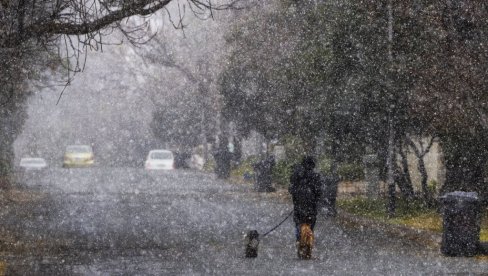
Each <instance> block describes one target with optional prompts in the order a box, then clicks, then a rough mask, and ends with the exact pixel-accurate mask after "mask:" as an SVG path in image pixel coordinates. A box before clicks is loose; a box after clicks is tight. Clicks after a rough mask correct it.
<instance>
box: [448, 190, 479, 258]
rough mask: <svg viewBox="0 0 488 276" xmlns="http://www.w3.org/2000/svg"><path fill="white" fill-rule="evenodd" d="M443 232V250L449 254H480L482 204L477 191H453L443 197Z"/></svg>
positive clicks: (468, 255)
mask: <svg viewBox="0 0 488 276" xmlns="http://www.w3.org/2000/svg"><path fill="white" fill-rule="evenodd" d="M441 201H442V203H443V233H442V244H441V252H442V254H444V255H447V256H462V257H471V256H474V255H476V254H478V249H479V240H480V225H481V205H480V201H479V198H478V194H477V193H476V192H460V191H456V192H452V193H448V194H445V195H444V196H442V197H441Z"/></svg>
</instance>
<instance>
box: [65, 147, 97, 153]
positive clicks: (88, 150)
mask: <svg viewBox="0 0 488 276" xmlns="http://www.w3.org/2000/svg"><path fill="white" fill-rule="evenodd" d="M66 152H67V153H91V152H92V149H91V147H90V146H68V147H67V148H66Z"/></svg>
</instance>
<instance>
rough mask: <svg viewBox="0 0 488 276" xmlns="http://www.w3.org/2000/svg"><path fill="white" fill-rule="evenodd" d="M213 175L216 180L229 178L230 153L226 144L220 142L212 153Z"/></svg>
mask: <svg viewBox="0 0 488 276" xmlns="http://www.w3.org/2000/svg"><path fill="white" fill-rule="evenodd" d="M214 159H215V174H216V175H217V178H222V179H227V178H229V176H230V161H231V159H232V153H231V152H229V149H228V147H227V143H225V142H224V140H222V141H221V143H220V145H219V147H218V148H217V150H216V151H215V152H214Z"/></svg>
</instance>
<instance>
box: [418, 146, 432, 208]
mask: <svg viewBox="0 0 488 276" xmlns="http://www.w3.org/2000/svg"><path fill="white" fill-rule="evenodd" d="M418 168H419V173H420V177H421V182H420V183H421V185H420V187H422V197H423V200H424V202H425V203H426V204H427V205H429V206H431V205H432V203H433V202H432V194H431V192H430V191H429V188H428V187H427V179H428V175H427V169H426V168H425V161H424V156H421V157H419V158H418Z"/></svg>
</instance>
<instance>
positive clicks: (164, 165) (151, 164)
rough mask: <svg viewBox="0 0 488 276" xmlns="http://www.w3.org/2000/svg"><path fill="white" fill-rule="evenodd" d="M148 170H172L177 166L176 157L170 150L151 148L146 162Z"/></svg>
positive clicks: (145, 165)
mask: <svg viewBox="0 0 488 276" xmlns="http://www.w3.org/2000/svg"><path fill="white" fill-rule="evenodd" d="M144 167H145V168H146V170H172V169H174V168H175V158H174V155H173V152H171V151H170V150H163V149H158V150H151V151H150V152H149V154H148V155H147V159H146V162H145V163H144Z"/></svg>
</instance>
